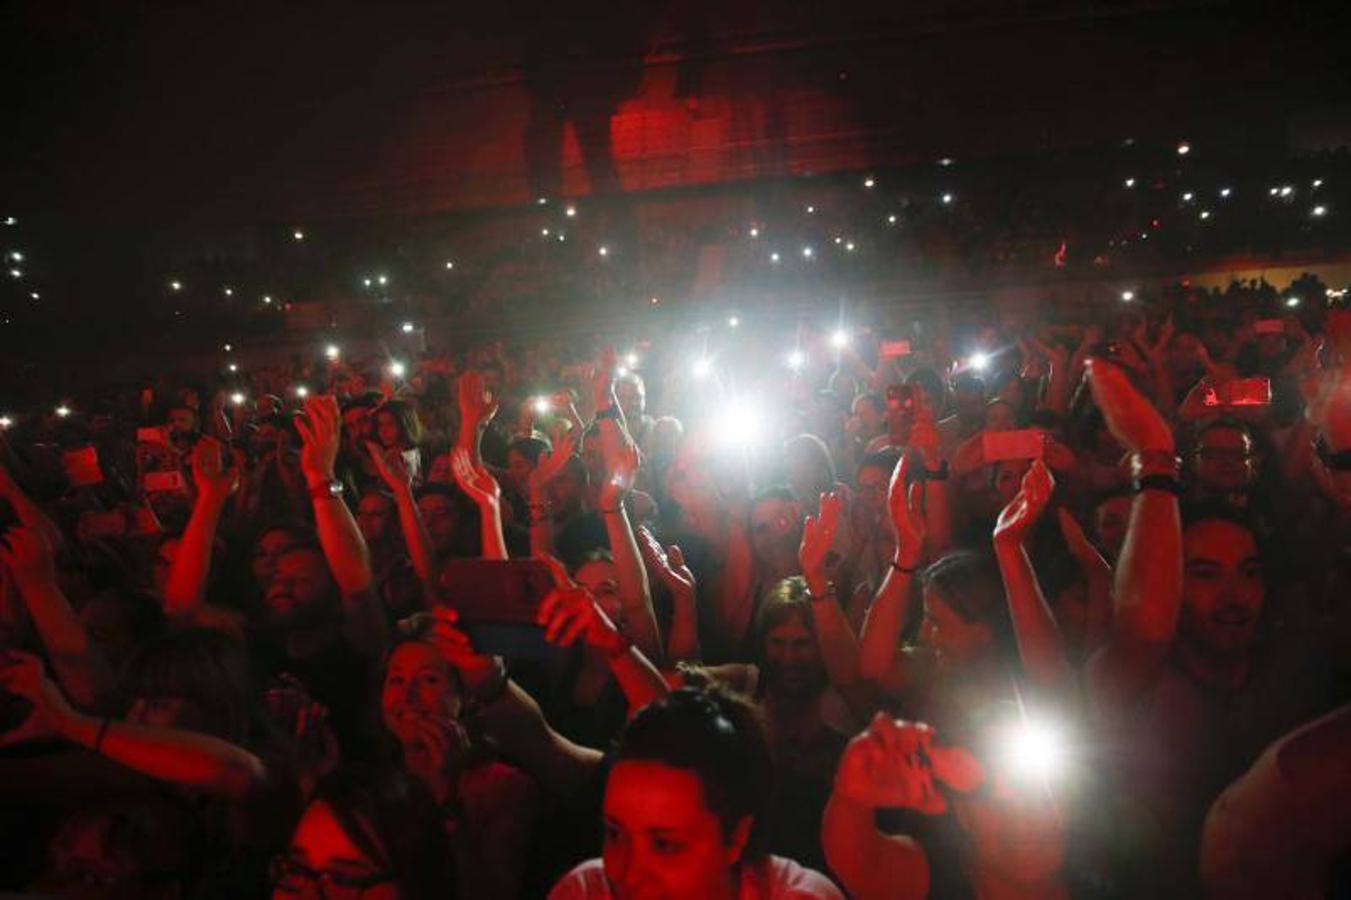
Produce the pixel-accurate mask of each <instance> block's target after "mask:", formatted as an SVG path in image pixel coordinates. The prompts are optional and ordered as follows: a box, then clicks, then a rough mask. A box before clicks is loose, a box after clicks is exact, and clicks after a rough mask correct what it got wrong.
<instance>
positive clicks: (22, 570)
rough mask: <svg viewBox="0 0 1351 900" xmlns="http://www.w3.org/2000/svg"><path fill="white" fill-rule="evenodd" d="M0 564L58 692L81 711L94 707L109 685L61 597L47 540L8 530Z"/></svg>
mask: <svg viewBox="0 0 1351 900" xmlns="http://www.w3.org/2000/svg"><path fill="white" fill-rule="evenodd" d="M0 563H3V564H4V566H5V568H6V569H8V570H9V575H10V578H11V579H13V582H14V586H15V587H16V588H17V589H18V592H19V596H20V597H21V598H22V599H23V602H24V606H25V607H26V608H27V609H28V615H29V617H30V618H31V619H32V620H33V626H34V627H35V628H36V629H37V632H38V637H39V638H40V639H41V640H42V646H43V648H44V649H45V650H46V651H47V657H48V658H49V659H50V660H51V661H52V668H53V669H54V670H55V672H56V677H57V679H58V680H60V682H61V686H62V687H63V688H65V690H66V693H68V694H70V696H71V697H72V698H73V699H74V700H75V703H76V704H77V705H78V706H80V707H81V708H84V709H92V708H94V707H97V706H98V705H99V701H100V700H101V699H103V697H104V694H105V693H106V692H107V690H108V687H109V685H110V684H111V682H112V679H111V677H110V673H108V672H107V671H106V666H104V664H103V662H102V657H101V656H100V655H99V654H98V653H97V652H96V651H95V650H94V649H93V647H92V646H91V645H90V642H89V634H88V633H87V632H86V631H85V629H84V624H83V623H82V622H81V621H80V618H79V616H77V615H75V610H73V609H72V608H71V606H70V601H69V600H67V599H66V595H65V594H63V593H62V592H61V588H60V586H59V584H58V583H57V580H56V566H55V564H54V562H53V560H52V548H51V545H50V544H48V543H47V538H46V536H45V535H44V534H43V532H42V531H41V530H40V529H38V528H33V527H27V526H17V527H14V528H11V529H10V530H9V531H8V532H6V533H5V539H4V541H2V542H0Z"/></svg>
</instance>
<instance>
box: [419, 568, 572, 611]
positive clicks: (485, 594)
mask: <svg viewBox="0 0 1351 900" xmlns="http://www.w3.org/2000/svg"><path fill="white" fill-rule="evenodd" d="M553 589H554V579H553V573H552V572H550V571H549V567H548V566H547V565H545V564H544V563H543V562H541V561H540V560H537V559H507V560H498V559H454V560H451V561H450V562H448V563H446V565H445V566H444V567H443V568H442V569H441V598H442V601H443V602H444V603H445V604H446V605H447V606H452V607H454V608H455V610H456V611H457V612H458V613H459V614H460V621H462V622H464V623H466V624H469V623H487V624H494V625H530V626H537V625H538V624H539V623H538V622H537V621H536V618H535V617H536V615H537V614H538V613H539V605H540V603H541V602H543V600H544V598H545V597H546V596H548V594H549V592H550V591H552V590H553Z"/></svg>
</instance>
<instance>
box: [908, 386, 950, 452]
mask: <svg viewBox="0 0 1351 900" xmlns="http://www.w3.org/2000/svg"><path fill="white" fill-rule="evenodd" d="M939 446H940V445H939V441H938V423H937V422H936V421H935V420H934V413H933V409H932V408H930V406H929V404H928V403H926V402H925V400H924V396H923V395H922V394H920V393H919V392H918V391H916V392H915V412H914V417H913V418H912V420H911V423H910V447H911V449H913V450H916V451H918V452H919V454H920V457H921V461H922V462H923V463H924V465H925V467H927V468H931V469H937V468H938V467H939V466H941V465H942V464H943V454H942V451H941V450H940V449H939Z"/></svg>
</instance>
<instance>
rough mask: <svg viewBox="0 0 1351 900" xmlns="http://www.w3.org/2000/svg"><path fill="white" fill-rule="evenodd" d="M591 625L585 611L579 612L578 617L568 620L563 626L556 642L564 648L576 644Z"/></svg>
mask: <svg viewBox="0 0 1351 900" xmlns="http://www.w3.org/2000/svg"><path fill="white" fill-rule="evenodd" d="M590 625H591V619H590V617H589V615H588V613H587V611H580V612H579V614H578V615H576V616H574V617H572V618H571V619H569V620H568V622H567V624H566V625H564V627H563V631H562V634H560V635H559V640H558V642H559V643H560V644H562V645H563V646H564V647H570V646H572V645H573V644H574V643H576V642H577V639H578V638H580V637H581V636H582V635H583V634H584V633H585V632H586V630H587V629H588V628H589V627H590Z"/></svg>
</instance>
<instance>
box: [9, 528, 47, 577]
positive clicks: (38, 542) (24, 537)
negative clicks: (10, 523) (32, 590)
mask: <svg viewBox="0 0 1351 900" xmlns="http://www.w3.org/2000/svg"><path fill="white" fill-rule="evenodd" d="M0 563H3V564H4V566H5V568H6V569H8V570H9V574H10V577H12V578H13V579H14V583H15V584H16V585H18V586H19V587H20V588H24V587H26V586H28V587H31V586H35V585H54V584H56V562H55V560H54V558H53V554H52V545H51V544H50V543H48V541H47V537H46V535H44V534H43V533H42V531H41V529H38V528H30V527H27V526H24V525H15V526H14V527H13V528H10V529H9V530H8V531H6V532H5V538H4V540H3V541H0Z"/></svg>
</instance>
